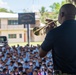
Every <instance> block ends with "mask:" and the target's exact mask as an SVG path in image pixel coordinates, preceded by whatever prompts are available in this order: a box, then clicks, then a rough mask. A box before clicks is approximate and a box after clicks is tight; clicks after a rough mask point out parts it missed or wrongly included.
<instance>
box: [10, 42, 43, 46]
mask: <svg viewBox="0 0 76 75" xmlns="http://www.w3.org/2000/svg"><path fill="white" fill-rule="evenodd" d="M41 43H42V42H30V45H31V44H32V45H37V44H39V45H41ZM17 44H19V45H20V46H25V45H26V44H27V42H23V43H9V46H14V45H15V46H17Z"/></svg>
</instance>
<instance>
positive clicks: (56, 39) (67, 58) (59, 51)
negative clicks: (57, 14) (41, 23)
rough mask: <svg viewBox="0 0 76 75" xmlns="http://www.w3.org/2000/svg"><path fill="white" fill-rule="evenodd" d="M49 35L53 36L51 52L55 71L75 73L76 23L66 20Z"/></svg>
mask: <svg viewBox="0 0 76 75" xmlns="http://www.w3.org/2000/svg"><path fill="white" fill-rule="evenodd" d="M49 34H53V35H52V36H53V39H52V40H53V46H52V49H53V50H52V51H53V60H54V68H55V70H61V71H62V72H64V73H74V72H76V21H75V20H68V21H66V22H64V23H63V24H62V25H61V26H60V27H58V28H56V29H54V30H52V31H51V33H50V32H49ZM50 37H51V36H50Z"/></svg>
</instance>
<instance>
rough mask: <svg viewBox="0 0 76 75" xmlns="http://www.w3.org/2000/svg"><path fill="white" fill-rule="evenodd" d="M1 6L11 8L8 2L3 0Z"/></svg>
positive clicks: (0, 0) (0, 1)
mask: <svg viewBox="0 0 76 75" xmlns="http://www.w3.org/2000/svg"><path fill="white" fill-rule="evenodd" d="M0 8H6V9H10V7H9V5H8V3H7V2H4V1H2V0H0Z"/></svg>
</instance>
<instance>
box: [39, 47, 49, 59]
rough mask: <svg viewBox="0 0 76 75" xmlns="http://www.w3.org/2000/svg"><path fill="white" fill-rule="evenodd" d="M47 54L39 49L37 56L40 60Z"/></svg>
mask: <svg viewBox="0 0 76 75" xmlns="http://www.w3.org/2000/svg"><path fill="white" fill-rule="evenodd" d="M47 53H48V52H46V51H44V50H42V48H41V47H40V49H39V56H40V57H41V58H42V57H44V56H46V54H47Z"/></svg>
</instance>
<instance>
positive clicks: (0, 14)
mask: <svg viewBox="0 0 76 75" xmlns="http://www.w3.org/2000/svg"><path fill="white" fill-rule="evenodd" d="M0 18H18V14H15V13H6V12H0ZM35 18H36V19H39V18H40V17H39V16H38V15H35Z"/></svg>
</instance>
